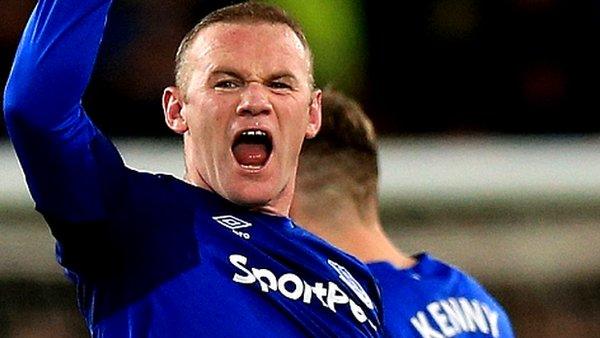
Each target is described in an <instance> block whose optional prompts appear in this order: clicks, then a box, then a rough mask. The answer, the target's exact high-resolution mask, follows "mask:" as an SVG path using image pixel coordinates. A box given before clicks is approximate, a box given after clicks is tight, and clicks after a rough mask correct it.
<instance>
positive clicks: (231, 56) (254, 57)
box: [188, 22, 311, 72]
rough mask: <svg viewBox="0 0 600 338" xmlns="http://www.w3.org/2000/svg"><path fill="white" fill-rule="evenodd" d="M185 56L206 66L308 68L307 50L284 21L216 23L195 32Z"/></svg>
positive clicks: (309, 65) (308, 69)
mask: <svg viewBox="0 0 600 338" xmlns="http://www.w3.org/2000/svg"><path fill="white" fill-rule="evenodd" d="M188 57H189V58H190V59H191V60H190V61H192V62H194V63H199V64H200V65H202V64H208V65H207V66H211V65H212V66H215V67H218V66H238V67H251V68H253V69H259V68H265V67H266V68H269V67H279V68H281V67H283V68H287V69H290V70H294V68H300V69H295V70H296V71H300V70H302V71H306V72H310V67H311V64H310V54H309V51H308V50H307V49H306V48H305V47H304V45H303V44H302V41H301V40H300V39H299V38H298V36H296V34H295V33H294V31H293V30H292V29H291V28H290V27H288V26H287V25H285V24H278V23H276V24H271V23H262V22H261V23H216V24H213V25H211V26H208V27H206V28H204V29H203V30H202V31H200V32H199V33H198V36H197V37H196V39H195V41H194V43H193V44H192V46H191V48H190V53H189V54H188Z"/></svg>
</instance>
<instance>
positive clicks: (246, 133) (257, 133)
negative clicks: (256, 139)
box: [242, 130, 267, 136]
mask: <svg viewBox="0 0 600 338" xmlns="http://www.w3.org/2000/svg"><path fill="white" fill-rule="evenodd" d="M242 135H244V136H267V133H265V132H264V131H262V130H246V131H244V132H243V133H242Z"/></svg>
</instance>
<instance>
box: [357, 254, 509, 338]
mask: <svg viewBox="0 0 600 338" xmlns="http://www.w3.org/2000/svg"><path fill="white" fill-rule="evenodd" d="M415 258H416V259H417V264H416V265H415V266H413V267H412V268H409V269H397V268H395V267H394V266H392V265H391V264H390V263H387V262H374V263H371V264H368V266H369V268H370V269H371V272H373V275H374V276H375V279H376V280H377V283H378V284H379V288H380V290H381V298H382V303H383V314H384V316H383V317H384V326H385V328H386V332H387V333H388V334H389V336H391V337H403V338H410V337H416V338H444V337H457V338H460V337H465V338H467V337H482V338H484V337H485V338H489V337H495V338H498V337H501V338H512V337H514V334H513V332H512V328H511V325H510V321H509V319H508V316H507V315H506V313H505V311H504V310H503V309H502V307H501V306H500V305H499V304H498V303H497V302H496V301H495V300H494V299H493V298H492V296H490V295H489V294H488V293H487V291H486V290H485V289H484V288H483V287H482V286H481V285H480V284H479V283H477V281H475V280H474V279H473V278H472V277H470V276H468V275H467V274H465V273H463V272H462V271H460V270H458V269H456V268H455V267H452V266H449V265H448V264H445V263H444V262H441V261H439V260H437V259H435V258H434V257H432V256H430V255H429V254H427V253H423V254H420V255H417V256H416V257H415Z"/></svg>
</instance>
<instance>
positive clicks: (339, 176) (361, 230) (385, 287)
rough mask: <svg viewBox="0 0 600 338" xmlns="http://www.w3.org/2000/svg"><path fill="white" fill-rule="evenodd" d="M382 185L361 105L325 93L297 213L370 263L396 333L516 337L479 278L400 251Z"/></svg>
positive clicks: (304, 164) (300, 180) (301, 171)
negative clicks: (384, 222)
mask: <svg viewBox="0 0 600 338" xmlns="http://www.w3.org/2000/svg"><path fill="white" fill-rule="evenodd" d="M377 181H378V168H377V142H376V135H375V131H374V129H373V126H372V124H371V121H370V120H369V119H368V117H367V116H366V115H365V114H364V112H363V111H362V109H361V107H360V106H359V105H358V103H356V102H355V101H354V100H352V99H350V98H348V97H346V96H344V95H343V94H341V93H339V92H336V91H332V90H325V91H324V92H323V118H322V125H321V130H320V132H319V135H318V136H317V137H316V138H314V139H311V140H308V141H307V142H305V144H304V145H303V148H302V152H301V155H300V163H299V168H298V176H297V182H296V185H297V188H296V195H295V197H294V200H293V203H292V209H291V216H292V217H293V218H294V219H295V220H296V221H297V222H298V223H299V224H301V225H302V226H303V227H305V228H306V229H308V230H309V231H311V232H313V233H316V234H318V235H319V236H321V237H323V238H325V239H326V240H328V241H330V242H331V243H333V244H334V245H336V246H338V247H340V248H341V249H343V250H346V251H348V252H350V253H352V254H354V255H356V256H357V257H358V258H359V259H361V260H363V261H364V262H368V263H369V264H368V265H369V268H370V269H371V271H372V272H373V274H374V275H375V277H376V279H377V281H378V283H379V286H380V288H381V294H382V300H383V309H384V318H385V323H384V324H385V327H386V330H387V331H388V332H389V333H390V335H391V336H394V337H428V338H442V337H462V336H464V337H467V336H468V337H513V333H512V329H511V326H510V322H509V319H508V317H507V315H506V313H505V312H504V310H503V309H502V308H501V306H500V305H499V304H498V303H497V302H496V301H495V300H494V299H493V298H492V297H491V296H490V295H489V294H488V293H487V292H486V291H485V289H484V288H483V287H482V286H481V285H479V284H478V283H477V282H476V281H475V280H474V279H473V278H472V277H470V276H468V275H467V274H465V273H463V272H461V271H460V270H458V269H456V268H455V267H452V266H450V265H448V264H446V263H444V262H441V261H439V260H437V259H436V258H435V257H432V256H431V255H429V254H427V253H421V254H418V255H416V256H413V257H409V256H407V255H406V254H404V253H402V252H401V251H400V250H398V249H397V248H396V247H394V245H393V244H392V242H391V241H390V239H389V238H388V237H387V236H386V235H385V233H384V231H383V228H382V226H381V222H380V220H379V214H378V198H377Z"/></svg>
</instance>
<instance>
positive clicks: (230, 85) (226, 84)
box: [215, 80, 240, 89]
mask: <svg viewBox="0 0 600 338" xmlns="http://www.w3.org/2000/svg"><path fill="white" fill-rule="evenodd" d="M239 86H240V84H239V83H237V82H236V81H233V80H221V81H218V82H217V83H215V88H217V89H235V88H238V87H239Z"/></svg>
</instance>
